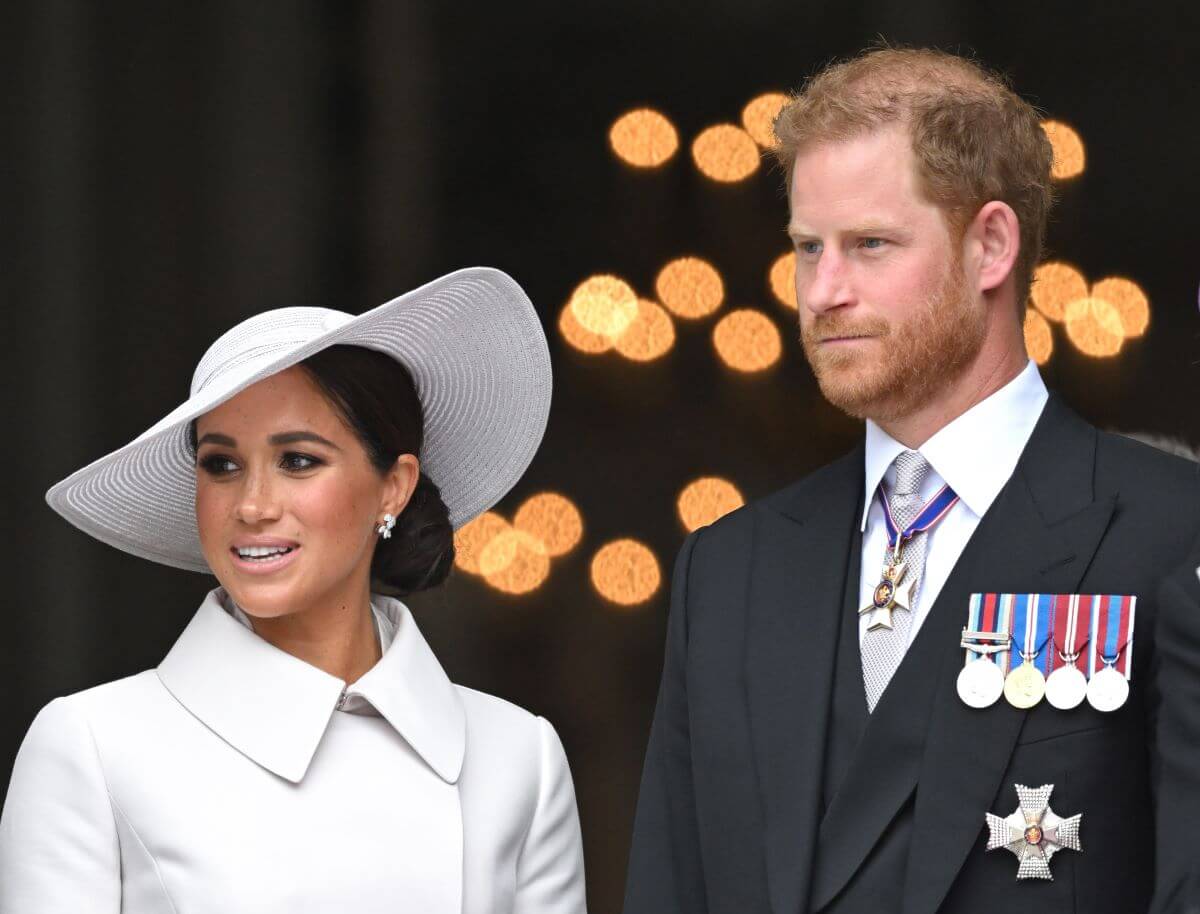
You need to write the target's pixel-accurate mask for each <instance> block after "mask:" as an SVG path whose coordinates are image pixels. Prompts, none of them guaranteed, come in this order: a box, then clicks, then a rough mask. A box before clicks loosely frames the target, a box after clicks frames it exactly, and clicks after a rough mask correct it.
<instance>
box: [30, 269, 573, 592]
mask: <svg viewBox="0 0 1200 914" xmlns="http://www.w3.org/2000/svg"><path fill="white" fill-rule="evenodd" d="M335 345H352V346H365V347H366V348H368V349H375V350H378V351H379V352H384V353H386V354H387V355H390V356H391V357H392V358H394V359H397V360H398V361H400V362H401V363H402V364H403V365H404V366H405V367H406V368H407V369H408V370H409V372H410V373H411V375H412V378H413V382H414V384H415V385H416V389H417V395H418V397H419V398H420V400H421V406H422V409H423V410H424V415H425V440H424V446H423V448H422V453H421V454H420V455H419V457H420V459H421V469H422V470H423V471H424V472H425V473H426V474H427V475H428V476H429V478H430V479H432V480H433V481H434V482H435V483H436V484H437V485H438V487H439V489H441V493H442V499H443V500H444V501H445V503H446V506H447V507H448V508H449V510H450V523H451V524H452V525H453V526H454V527H455V529H457V528H458V527H460V526H462V525H463V524H465V523H466V522H467V521H469V520H471V519H472V518H474V517H476V516H477V515H479V514H481V513H482V512H484V511H486V510H487V509H488V508H490V507H492V506H493V505H494V504H496V502H498V501H499V500H500V499H501V498H502V497H503V496H504V494H505V493H506V492H508V490H509V489H511V488H512V487H513V485H514V484H515V483H516V482H517V480H518V479H520V477H521V474H522V473H524V472H525V469H526V467H528V466H529V462H530V461H531V460H532V459H533V455H534V453H535V452H536V451H537V448H538V445H539V444H540V443H541V440H542V434H543V433H544V432H545V430H546V420H547V418H548V416H549V413H550V393H551V374H550V352H549V349H548V348H547V345H546V335H545V333H544V332H543V330H542V325H541V322H540V321H539V320H538V316H537V313H536V312H535V311H534V308H533V303H532V302H530V300H529V297H528V296H527V295H526V294H525V291H524V290H523V289H522V288H521V287H520V286H519V285H517V283H516V281H515V280H513V279H512V277H510V276H508V275H507V274H505V273H503V272H501V271H499V270H493V269H490V268H487V267H473V268H470V269H465V270H458V271H457V272H454V273H450V274H449V275H447V276H443V277H441V278H440V279H435V280H434V281H433V282H431V283H428V284H427V285H424V286H422V287H421V288H419V289H415V290H413V291H411V292H408V293H405V294H404V295H401V296H400V297H399V298H395V299H392V300H391V301H389V302H387V303H386V304H383V305H380V306H379V307H377V308H374V309H372V310H370V311H368V312H366V313H365V314H361V315H359V316H358V317H355V316H353V315H350V314H346V313H344V312H341V311H334V310H331V309H329V308H309V307H292V308H278V309H275V310H272V311H265V312H263V313H262V314H257V315H255V316H254V317H251V318H248V319H247V320H244V321H242V323H240V324H238V325H237V326H236V327H234V328H232V329H231V330H229V331H227V332H226V333H225V334H223V335H222V336H221V337H220V339H218V340H217V341H216V342H215V343H213V344H212V346H210V347H209V349H208V351H207V352H206V353H205V354H204V357H203V358H201V359H200V363H199V364H198V365H197V366H196V371H195V374H194V375H193V376H192V387H191V394H190V396H189V397H188V399H187V400H186V401H185V402H184V403H181V404H180V405H179V406H177V407H176V408H175V409H173V410H171V412H169V413H168V414H167V415H166V416H164V417H163V418H162V419H161V420H159V421H158V422H157V423H155V424H154V425H153V426H152V427H150V428H149V429H147V430H146V431H145V432H143V433H142V434H141V435H139V436H138V437H137V438H135V439H134V440H133V441H131V442H130V443H129V444H126V445H125V446H124V447H121V448H119V449H118V450H115V451H113V452H112V453H111V454H107V455H105V456H104V457H101V458H100V459H99V460H97V461H95V462H94V463H91V464H89V465H88V466H86V467H84V468H83V469H81V470H78V471H76V472H74V473H72V474H71V475H70V476H68V477H67V478H66V479H64V480H63V481H62V482H59V483H57V484H56V485H54V486H52V487H51V488H50V489H49V491H47V492H46V501H47V503H48V504H49V505H50V507H52V508H53V509H54V510H55V511H57V512H58V513H59V514H61V515H62V516H63V517H65V518H66V519H67V520H68V521H70V522H71V523H72V524H74V525H75V526H76V527H78V528H79V529H80V530H82V531H84V532H85V533H88V534H90V535H91V536H94V537H95V538H96V539H98V540H101V541H102V542H105V543H108V544H109V545H110V546H115V547H116V548H118V549H122V550H124V551H125V552H129V553H132V554H133V555H137V556H141V557H142V558H145V559H150V560H151V561H154V562H161V563H162V564H164V565H172V566H174V567H176V568H185V569H187V570H189V571H202V572H207V571H208V570H209V567H208V563H207V562H205V560H204V554H203V552H202V551H201V549H200V537H199V533H198V531H197V528H196V508H195V493H196V466H195V463H194V459H193V457H192V454H191V452H190V450H189V448H188V424H189V423H190V422H191V420H193V419H195V418H196V417H197V416H200V415H203V414H204V413H206V412H208V411H209V410H210V409H213V408H214V407H215V406H217V405H219V404H221V403H223V402H225V401H226V400H228V399H230V398H231V397H233V396H234V395H235V394H237V393H238V392H239V391H241V390H243V389H245V388H247V387H249V386H250V385H251V384H254V383H255V382H257V381H261V380H262V379H263V378H265V377H268V376H269V375H272V374H275V373H276V372H279V371H282V370H283V369H285V368H289V367H290V366H292V365H295V364H296V363H297V362H300V361H302V360H303V359H306V358H308V356H310V355H312V354H313V353H316V352H319V351H320V350H322V349H327V348H328V347H330V346H335Z"/></svg>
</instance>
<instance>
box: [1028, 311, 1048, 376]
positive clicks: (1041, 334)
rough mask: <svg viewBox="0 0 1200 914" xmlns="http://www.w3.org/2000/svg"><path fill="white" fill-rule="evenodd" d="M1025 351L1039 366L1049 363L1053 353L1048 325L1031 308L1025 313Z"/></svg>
mask: <svg viewBox="0 0 1200 914" xmlns="http://www.w3.org/2000/svg"><path fill="white" fill-rule="evenodd" d="M1025 351H1026V352H1028V353H1029V357H1030V358H1031V359H1033V360H1034V361H1035V362H1037V363H1038V364H1039V365H1045V364H1046V363H1047V362H1049V361H1050V356H1051V355H1053V353H1054V334H1053V333H1051V332H1050V324H1049V322H1048V321H1047V320H1046V318H1044V317H1042V315H1041V313H1040V312H1038V311H1035V310H1034V309H1033V308H1028V309H1026V311H1025Z"/></svg>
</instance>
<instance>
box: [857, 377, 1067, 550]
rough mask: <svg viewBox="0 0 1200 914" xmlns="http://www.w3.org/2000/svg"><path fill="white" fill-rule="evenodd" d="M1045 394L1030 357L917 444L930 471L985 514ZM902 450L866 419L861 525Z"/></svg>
mask: <svg viewBox="0 0 1200 914" xmlns="http://www.w3.org/2000/svg"><path fill="white" fill-rule="evenodd" d="M1048 396H1049V394H1048V393H1047V391H1046V385H1045V383H1044V382H1043V381H1042V376H1041V374H1040V373H1039V372H1038V369H1037V364H1036V363H1035V362H1034V361H1033V360H1032V359H1030V360H1029V362H1028V364H1026V366H1025V368H1024V369H1022V371H1021V373H1020V374H1018V375H1017V376H1016V377H1015V378H1013V379H1012V380H1011V381H1009V382H1008V383H1007V384H1005V385H1004V386H1003V387H1001V388H1000V389H999V390H997V391H996V392H995V393H993V394H992V395H991V396H989V397H987V398H986V399H984V400H981V401H980V402H978V403H976V404H975V405H974V406H972V407H971V408H970V409H969V410H967V411H966V412H965V413H963V414H962V415H961V416H959V417H958V418H956V419H955V420H954V421H952V422H950V423H949V424H947V425H945V426H944V427H943V428H941V429H939V430H938V432H937V433H936V434H935V435H934V436H933V437H932V438H930V439H929V440H928V441H926V442H925V443H924V444H923V445H921V447H920V448H919V450H920V452H921V455H922V456H923V457H924V458H925V459H926V460H928V461H929V465H930V466H931V467H933V470H934V472H936V473H937V474H938V476H940V477H941V479H942V481H943V482H945V483H948V484H949V486H950V488H951V489H953V490H954V491H955V492H956V493H957V494H958V497H959V498H960V499H962V502H963V503H964V504H965V505H966V506H967V507H968V508H969V509H970V510H971V512H972V513H974V514H975V516H976V517H983V515H984V514H985V513H986V512H987V509H988V508H990V507H991V506H992V502H993V501H995V500H996V496H997V495H999V494H1000V490H1001V489H1003V488H1004V484H1005V483H1006V482H1008V479H1009V477H1010V476H1012V474H1013V470H1015V469H1016V466H1017V461H1018V460H1019V459H1020V457H1021V452H1022V451H1023V450H1024V449H1025V445H1026V444H1027V443H1028V442H1029V438H1030V436H1031V435H1032V434H1033V427H1034V426H1035V425H1036V424H1037V421H1038V417H1039V416H1040V415H1041V414H1042V409H1043V408H1044V407H1045V405H1046V400H1047V398H1048ZM904 450H906V448H905V447H904V445H903V444H901V443H900V442H899V441H897V440H896V439H895V438H893V437H892V436H891V435H889V434H888V433H887V432H885V431H884V430H883V429H881V428H880V427H879V426H878V425H876V424H875V423H874V422H872V421H871V420H869V419H868V420H867V433H866V458H865V462H864V469H865V479H864V481H865V483H866V487H865V489H864V491H865V492H866V493H867V497H866V498H865V499H864V500H863V502H864V503H863V512H862V520H861V523H860V529H861V530H866V529H867V515H868V514H869V513H870V510H871V503H872V500H873V498H874V495H875V492H876V490H877V489H878V488H879V485H880V483H882V482H883V480H884V477H885V476H886V474H887V471H888V468H889V467H890V466H891V465H892V461H894V460H895V459H896V457H897V456H898V455H899V454H900V452H901V451H904Z"/></svg>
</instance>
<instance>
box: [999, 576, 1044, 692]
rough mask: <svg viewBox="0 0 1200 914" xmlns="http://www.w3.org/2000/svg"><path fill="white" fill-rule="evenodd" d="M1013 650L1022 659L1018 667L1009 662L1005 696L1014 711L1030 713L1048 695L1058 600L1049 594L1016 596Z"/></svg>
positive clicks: (1013, 617) (1021, 594)
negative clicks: (1050, 648)
mask: <svg viewBox="0 0 1200 914" xmlns="http://www.w3.org/2000/svg"><path fill="white" fill-rule="evenodd" d="M1012 602H1013V616H1012V620H1013V621H1012V632H1013V645H1012V649H1013V650H1014V651H1016V653H1017V654H1018V655H1020V657H1021V663H1020V664H1019V665H1018V664H1016V663H1014V662H1013V661H1012V660H1010V661H1009V666H1010V670H1009V673H1008V675H1007V676H1006V677H1004V697H1005V698H1007V699H1008V703H1009V704H1010V705H1012V706H1013V707H1014V708H1020V709H1021V710H1028V709H1029V708H1032V707H1034V706H1036V705H1037V703H1038V702H1039V701H1041V700H1042V696H1043V695H1045V694H1046V671H1047V669H1048V661H1049V659H1050V651H1047V650H1045V648H1046V645H1047V644H1048V643H1049V642H1050V635H1051V629H1050V619H1051V615H1052V609H1053V607H1054V598H1053V597H1052V596H1049V595H1048V594H1037V593H1032V594H1030V593H1019V594H1013V596H1012Z"/></svg>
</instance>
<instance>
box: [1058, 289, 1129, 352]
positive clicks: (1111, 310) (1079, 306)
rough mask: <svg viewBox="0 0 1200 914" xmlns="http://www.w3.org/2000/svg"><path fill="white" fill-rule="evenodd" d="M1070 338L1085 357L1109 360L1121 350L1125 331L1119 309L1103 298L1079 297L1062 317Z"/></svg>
mask: <svg viewBox="0 0 1200 914" xmlns="http://www.w3.org/2000/svg"><path fill="white" fill-rule="evenodd" d="M1063 323H1064V324H1065V325H1066V328H1067V338H1068V339H1069V340H1070V341H1071V342H1072V343H1073V344H1074V345H1075V348H1076V349H1078V350H1079V351H1080V352H1082V353H1083V354H1084V355H1089V356H1092V357H1093V358H1108V357H1111V356H1114V355H1116V354H1117V353H1118V352H1120V351H1121V344H1122V343H1124V341H1125V328H1124V327H1123V326H1122V325H1121V315H1120V313H1119V312H1118V311H1117V309H1116V307H1115V306H1114V305H1113V304H1112V303H1110V302H1108V301H1105V300H1104V299H1103V298H1079V299H1076V300H1075V301H1073V302H1071V303H1070V304H1069V305H1067V308H1066V312H1065V313H1064V315H1063Z"/></svg>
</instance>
